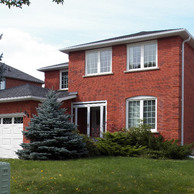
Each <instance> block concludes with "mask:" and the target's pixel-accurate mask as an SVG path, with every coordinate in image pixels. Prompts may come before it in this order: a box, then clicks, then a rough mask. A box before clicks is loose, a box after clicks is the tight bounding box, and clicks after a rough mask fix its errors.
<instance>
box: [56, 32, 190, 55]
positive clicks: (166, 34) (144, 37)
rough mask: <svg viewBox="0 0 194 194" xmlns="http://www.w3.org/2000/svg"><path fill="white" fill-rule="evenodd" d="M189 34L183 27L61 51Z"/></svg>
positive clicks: (67, 48) (77, 46)
mask: <svg viewBox="0 0 194 194" xmlns="http://www.w3.org/2000/svg"><path fill="white" fill-rule="evenodd" d="M187 34H188V31H187V30H186V29H183V28H181V29H177V30H172V31H166V32H160V33H153V34H147V35H139V36H132V37H125V38H118V39H114V38H113V39H112V40H102V41H96V42H91V43H86V44H80V45H76V46H70V47H66V48H63V49H60V50H59V51H61V52H63V53H66V54H68V53H69V52H72V51H80V50H87V49H94V48H100V47H108V46H111V45H117V44H128V43H133V42H136V41H146V40H150V39H158V38H160V37H162V38H163V37H169V36H176V35H178V36H181V37H182V38H183V39H184V38H185V37H186V36H187ZM115 38H117V37H115Z"/></svg>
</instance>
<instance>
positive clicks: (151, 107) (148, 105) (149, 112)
mask: <svg viewBox="0 0 194 194" xmlns="http://www.w3.org/2000/svg"><path fill="white" fill-rule="evenodd" d="M155 111H156V110H155V100H144V102H143V122H144V124H147V125H150V126H151V127H152V129H155V124H156V123H155V115H156V114H155Z"/></svg>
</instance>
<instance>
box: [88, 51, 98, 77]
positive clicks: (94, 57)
mask: <svg viewBox="0 0 194 194" xmlns="http://www.w3.org/2000/svg"><path fill="white" fill-rule="evenodd" d="M86 58H87V59H86V60H87V61H86V64H87V67H86V70H87V74H94V73H97V72H98V71H97V67H98V52H91V53H87V57H86Z"/></svg>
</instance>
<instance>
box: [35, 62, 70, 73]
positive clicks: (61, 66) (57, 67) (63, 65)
mask: <svg viewBox="0 0 194 194" xmlns="http://www.w3.org/2000/svg"><path fill="white" fill-rule="evenodd" d="M68 65H69V63H68V62H67V63H60V64H56V65H50V66H46V67H42V68H40V69H38V71H42V72H45V71H53V70H60V69H65V68H68Z"/></svg>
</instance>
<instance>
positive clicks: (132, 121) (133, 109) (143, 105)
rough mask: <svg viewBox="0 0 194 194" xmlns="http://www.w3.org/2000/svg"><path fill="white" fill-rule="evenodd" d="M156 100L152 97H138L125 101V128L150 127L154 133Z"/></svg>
mask: <svg viewBox="0 0 194 194" xmlns="http://www.w3.org/2000/svg"><path fill="white" fill-rule="evenodd" d="M156 115H157V99H156V98H155V97H152V96H138V97H133V98H129V99H127V101H126V118H127V119H126V127H127V128H130V127H137V126H138V125H139V124H141V123H143V124H147V125H149V126H151V130H152V131H153V132H156V131H157V130H156Z"/></svg>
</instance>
